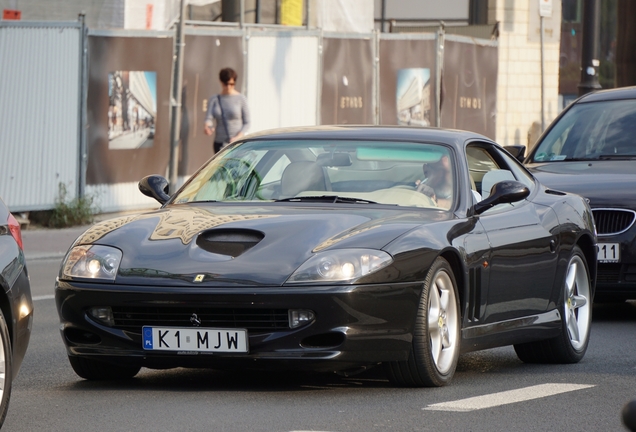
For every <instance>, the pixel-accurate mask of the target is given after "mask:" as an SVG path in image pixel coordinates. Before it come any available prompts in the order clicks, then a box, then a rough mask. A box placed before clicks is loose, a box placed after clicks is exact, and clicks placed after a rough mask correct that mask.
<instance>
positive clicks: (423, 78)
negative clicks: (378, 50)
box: [396, 68, 432, 126]
mask: <svg viewBox="0 0 636 432" xmlns="http://www.w3.org/2000/svg"><path fill="white" fill-rule="evenodd" d="M431 106H432V105H431V70H430V69H429V68H406V69H399V70H398V72H397V86H396V109H397V115H398V124H400V125H407V126H430V125H431Z"/></svg>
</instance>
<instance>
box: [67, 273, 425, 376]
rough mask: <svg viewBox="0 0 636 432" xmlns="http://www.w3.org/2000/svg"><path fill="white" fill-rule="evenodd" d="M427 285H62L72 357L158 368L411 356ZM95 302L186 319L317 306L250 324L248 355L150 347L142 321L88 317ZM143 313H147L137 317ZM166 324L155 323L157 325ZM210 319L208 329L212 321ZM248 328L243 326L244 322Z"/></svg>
mask: <svg viewBox="0 0 636 432" xmlns="http://www.w3.org/2000/svg"><path fill="white" fill-rule="evenodd" d="M421 289H422V285H421V283H399V284H391V285H364V286H319V287H316V286H314V287H270V288H268V287H249V288H210V287H197V288H196V289H195V288H183V287H141V286H122V285H112V284H80V283H76V282H73V283H69V282H64V281H60V282H58V283H57V284H56V291H55V293H56V294H55V297H56V303H57V308H58V312H59V315H60V321H61V327H60V330H61V333H62V339H63V340H64V343H65V344H66V347H67V350H68V355H69V356H86V357H88V356H91V357H94V358H99V359H100V360H103V361H110V362H116V363H118V364H129V365H139V366H144V367H150V368H172V367H211V368H215V367H216V368H227V367H232V368H234V367H245V366H251V367H257V368H258V367H262V366H264V367H275V366H281V367H285V368H289V367H292V368H298V369H306V368H309V369H313V370H339V369H346V368H349V367H356V366H361V365H368V364H374V363H378V362H382V361H393V360H406V359H407V358H408V354H409V352H410V350H411V340H412V331H413V325H414V322H415V316H416V313H417V308H418V304H419V299H420V294H421ZM95 306H110V307H112V308H117V309H120V310H128V311H130V310H133V311H137V310H139V308H143V310H144V311H148V310H158V309H161V310H162V311H165V310H172V311H176V312H178V313H179V314H180V313H184V317H183V319H185V320H186V322H187V320H188V319H189V317H190V315H192V314H193V313H196V312H197V311H200V310H203V309H206V310H211V309H215V310H218V309H240V310H254V311H255V312H258V311H260V310H271V309H276V310H289V309H305V310H306V309H309V310H312V311H313V312H314V313H315V316H316V318H315V320H314V321H313V322H312V323H311V324H308V325H306V326H303V327H299V328H296V329H291V328H288V327H287V328H280V327H278V328H276V329H272V330H266V329H265V330H264V329H258V330H250V329H249V328H248V346H249V352H248V353H246V354H238V353H231V354H225V353H224V354H220V353H212V354H211V353H192V352H183V353H180V352H165V351H162V352H156V351H147V350H144V349H143V348H142V335H141V326H142V325H144V323H143V322H139V324H138V325H137V326H136V327H135V328H133V327H130V326H128V327H125V326H120V325H118V322H117V320H116V322H115V326H112V327H111V326H108V325H105V324H104V323H99V322H97V320H95V319H94V318H92V317H89V315H88V312H87V311H88V309H90V308H91V307H95ZM137 316H140V315H137ZM153 325H158V324H157V323H156V321H155V324H153ZM205 326H206V323H205V320H204V322H203V323H201V327H205ZM241 328H243V327H242V326H241Z"/></svg>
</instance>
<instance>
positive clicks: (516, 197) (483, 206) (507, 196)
mask: <svg viewBox="0 0 636 432" xmlns="http://www.w3.org/2000/svg"><path fill="white" fill-rule="evenodd" d="M528 195H530V189H528V187H527V186H526V185H524V184H523V183H520V182H518V181H515V180H504V181H501V182H499V183H495V184H494V185H493V186H492V189H491V190H490V196H489V197H488V198H486V199H485V200H483V201H480V202H478V203H477V204H475V206H474V207H473V210H474V212H475V214H482V213H483V212H485V211H486V210H488V209H490V208H493V207H494V206H496V205H498V204H512V203H514V202H519V201H521V200H523V199H526V198H527V197H528Z"/></svg>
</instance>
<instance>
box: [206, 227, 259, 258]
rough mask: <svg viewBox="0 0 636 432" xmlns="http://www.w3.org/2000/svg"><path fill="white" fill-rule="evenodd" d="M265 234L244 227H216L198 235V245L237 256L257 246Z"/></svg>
mask: <svg viewBox="0 0 636 432" xmlns="http://www.w3.org/2000/svg"><path fill="white" fill-rule="evenodd" d="M264 237H265V234H263V233H262V232H260V231H253V230H243V229H216V230H210V231H205V232H203V233H201V234H199V236H198V237H197V246H199V247H200V248H201V249H203V250H206V251H208V252H211V253H215V254H220V255H227V256H231V257H237V256H239V255H241V254H243V253H245V252H246V251H247V250H249V249H251V248H253V247H254V246H256V245H257V244H258V243H259V242H260V241H261V240H263V238H264Z"/></svg>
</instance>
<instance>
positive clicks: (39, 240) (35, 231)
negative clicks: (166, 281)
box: [22, 210, 143, 263]
mask: <svg viewBox="0 0 636 432" xmlns="http://www.w3.org/2000/svg"><path fill="white" fill-rule="evenodd" d="M142 212H143V210H137V211H134V212H123V213H104V214H98V215H95V220H94V223H97V222H101V221H104V220H108V219H112V218H116V217H118V216H122V215H124V214H135V213H142ZM90 226H91V225H82V226H76V227H70V228H43V227H34V226H33V225H30V226H29V228H27V229H25V230H22V242H23V244H24V256H25V258H26V260H27V263H28V262H29V261H32V260H39V259H50V258H62V257H64V255H65V254H66V252H67V251H68V248H69V247H70V246H71V244H73V242H74V241H75V240H76V239H77V237H79V236H80V234H82V233H83V232H84V231H86V230H87V229H88V228H90Z"/></svg>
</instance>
